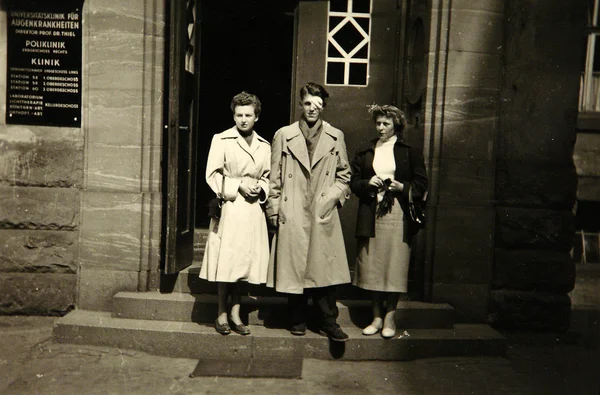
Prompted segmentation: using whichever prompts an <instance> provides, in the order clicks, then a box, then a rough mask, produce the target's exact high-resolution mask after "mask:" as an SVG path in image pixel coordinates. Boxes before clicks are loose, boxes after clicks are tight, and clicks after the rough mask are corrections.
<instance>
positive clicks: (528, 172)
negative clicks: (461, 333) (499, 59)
mask: <svg viewBox="0 0 600 395" xmlns="http://www.w3.org/2000/svg"><path fill="white" fill-rule="evenodd" d="M585 6H586V3H585V2H583V1H575V2H565V1H560V0H545V1H540V0H528V1H515V0H511V1H508V2H507V6H506V18H505V24H506V38H505V42H504V70H503V75H504V78H503V87H502V104H501V109H502V114H501V126H500V132H499V134H498V142H497V146H498V148H497V152H498V154H497V158H496V183H495V202H496V204H495V207H496V209H495V217H496V226H495V238H494V247H495V248H494V276H493V285H492V287H493V290H492V292H491V296H492V297H491V304H490V317H489V319H490V322H491V323H493V324H494V325H497V326H502V327H508V328H519V329H533V330H563V329H566V328H567V326H568V322H569V314H570V300H569V297H568V295H567V294H568V292H569V291H570V290H571V289H572V288H573V285H574V280H575V267H574V264H573V263H572V261H571V259H570V256H569V250H570V249H571V244H572V240H573V233H574V219H573V214H572V208H573V204H574V202H575V194H576V189H577V175H576V173H575V167H574V165H573V158H572V156H573V147H574V144H575V138H576V129H575V127H576V117H577V102H578V91H579V78H580V73H581V70H582V63H581V62H582V60H583V52H582V51H583V49H584V39H585V30H584V29H585V27H586V23H587V22H586V14H585V12H586V10H585Z"/></svg>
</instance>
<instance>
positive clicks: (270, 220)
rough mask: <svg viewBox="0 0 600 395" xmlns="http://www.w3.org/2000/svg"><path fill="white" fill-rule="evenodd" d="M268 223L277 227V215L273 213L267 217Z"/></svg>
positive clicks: (274, 227)
mask: <svg viewBox="0 0 600 395" xmlns="http://www.w3.org/2000/svg"><path fill="white" fill-rule="evenodd" d="M267 220H268V224H269V226H270V227H271V228H273V229H277V228H278V227H279V215H277V214H273V215H271V216H269V217H268V218H267Z"/></svg>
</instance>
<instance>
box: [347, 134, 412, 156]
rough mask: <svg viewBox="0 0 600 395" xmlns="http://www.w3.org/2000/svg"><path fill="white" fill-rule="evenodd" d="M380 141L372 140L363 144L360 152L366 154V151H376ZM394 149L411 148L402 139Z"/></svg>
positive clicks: (397, 141) (398, 140)
mask: <svg viewBox="0 0 600 395" xmlns="http://www.w3.org/2000/svg"><path fill="white" fill-rule="evenodd" d="M378 140H379V139H378V138H374V139H372V140H369V141H367V142H365V143H363V144H362V145H361V146H360V148H359V149H358V152H359V153H361V152H365V151H373V150H375V145H377V141H378ZM394 147H395V148H396V147H407V148H411V146H410V145H409V144H406V143H405V142H403V141H401V140H400V139H397V140H396V143H395V144H394Z"/></svg>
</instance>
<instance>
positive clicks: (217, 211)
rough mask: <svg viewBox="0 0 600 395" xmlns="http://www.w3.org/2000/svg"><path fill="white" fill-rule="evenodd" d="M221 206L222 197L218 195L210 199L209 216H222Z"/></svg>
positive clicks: (216, 217)
mask: <svg viewBox="0 0 600 395" xmlns="http://www.w3.org/2000/svg"><path fill="white" fill-rule="evenodd" d="M221 207H223V199H222V198H220V197H218V196H217V197H214V198H212V199H210V201H209V202H208V216H209V217H210V218H214V219H219V218H221Z"/></svg>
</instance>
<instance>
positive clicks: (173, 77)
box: [163, 0, 200, 274]
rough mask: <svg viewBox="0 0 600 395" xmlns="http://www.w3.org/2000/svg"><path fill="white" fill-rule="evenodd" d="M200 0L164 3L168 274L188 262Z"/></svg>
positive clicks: (191, 241) (193, 189) (191, 253)
mask: <svg viewBox="0 0 600 395" xmlns="http://www.w3.org/2000/svg"><path fill="white" fill-rule="evenodd" d="M197 3H199V1H197V0H171V1H168V3H167V4H168V5H167V12H168V16H167V21H168V22H169V25H168V28H169V33H168V35H169V41H168V44H167V56H168V59H167V62H166V68H167V69H166V70H165V76H166V77H167V78H168V79H167V80H166V83H165V93H166V97H165V99H166V106H165V120H166V123H165V129H166V139H165V150H166V153H167V158H166V160H164V161H163V166H164V165H166V166H167V168H166V169H165V171H164V173H165V174H166V189H165V191H166V198H165V199H164V202H165V204H166V206H167V207H166V214H165V217H164V218H165V223H164V228H163V229H164V232H165V233H164V234H165V243H164V246H165V255H164V256H165V265H164V272H165V273H166V274H172V273H177V272H179V271H180V270H182V269H184V268H186V267H187V266H189V265H191V264H192V260H193V256H194V218H195V192H196V141H197V136H198V116H197V114H198V109H197V107H198V105H197V98H198V95H199V78H198V74H199V64H200V63H199V56H200V54H199V52H200V45H199V43H200V37H199V36H200V34H199V32H200V29H199V27H200V22H199V21H200V18H199V17H198V16H199V12H200V9H199V4H197Z"/></svg>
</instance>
